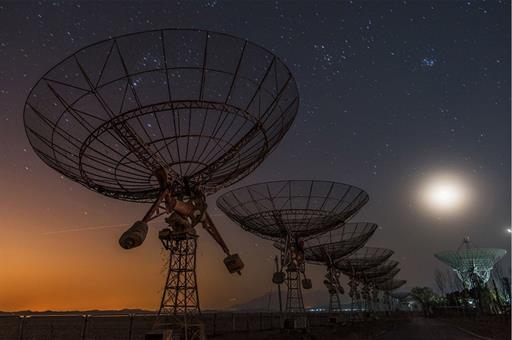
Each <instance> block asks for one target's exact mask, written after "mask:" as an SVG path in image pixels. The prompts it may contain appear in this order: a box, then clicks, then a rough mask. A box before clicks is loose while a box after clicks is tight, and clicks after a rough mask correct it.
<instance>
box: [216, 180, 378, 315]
mask: <svg viewBox="0 0 512 340" xmlns="http://www.w3.org/2000/svg"><path fill="white" fill-rule="evenodd" d="M367 201H368V194H366V192H364V191H363V190H361V189H359V188H356V187H354V186H351V185H348V184H343V183H336V182H329V181H315V180H288V181H275V182H267V183H260V184H254V185H249V186H246V187H242V188H238V189H235V190H232V191H230V192H227V193H225V194H223V195H222V196H220V197H219V198H218V200H217V205H218V207H219V208H220V209H221V210H222V211H223V212H224V213H225V214H226V215H227V216H229V217H230V218H231V219H232V220H234V221H235V222H237V223H238V224H239V225H240V226H241V227H242V228H243V229H244V230H247V231H249V232H251V233H253V234H255V235H258V236H260V237H262V238H264V239H268V240H272V241H274V242H275V245H276V246H277V248H279V249H280V251H281V261H280V262H281V268H280V271H278V272H276V273H275V274H274V276H273V282H274V283H276V284H282V283H284V282H285V281H286V284H287V289H288V292H287V298H286V308H285V310H286V312H288V313H301V312H304V303H303V300H302V290H301V278H302V286H303V288H305V289H309V288H311V286H312V284H311V280H310V279H308V278H307V276H306V272H305V250H304V246H305V240H308V239H309V238H312V237H314V236H315V235H317V234H320V233H323V232H326V231H329V230H332V229H335V228H336V227H338V226H340V225H342V224H343V223H344V222H345V221H346V220H347V219H349V218H350V217H352V216H353V215H354V214H356V213H357V212H358V211H359V210H360V209H361V208H362V207H363V206H364V205H365V204H366V202H367ZM283 270H284V271H285V272H286V274H285V273H284V272H283Z"/></svg>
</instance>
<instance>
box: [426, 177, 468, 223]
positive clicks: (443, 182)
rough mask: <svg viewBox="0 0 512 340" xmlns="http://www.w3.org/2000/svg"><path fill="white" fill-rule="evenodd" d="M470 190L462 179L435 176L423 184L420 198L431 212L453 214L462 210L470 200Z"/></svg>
mask: <svg viewBox="0 0 512 340" xmlns="http://www.w3.org/2000/svg"><path fill="white" fill-rule="evenodd" d="M469 196H470V195H469V189H468V187H467V185H466V184H465V183H464V181H463V180H462V179H461V178H458V177H456V176H450V175H443V176H435V177H432V178H430V179H428V180H427V181H425V183H424V184H423V186H422V188H421V191H420V198H421V202H422V203H423V205H424V206H425V207H426V208H428V209H429V210H431V211H433V212H436V213H442V214H451V213H455V212H457V211H459V210H461V209H462V208H463V207H464V206H465V205H466V203H467V202H468V199H469Z"/></svg>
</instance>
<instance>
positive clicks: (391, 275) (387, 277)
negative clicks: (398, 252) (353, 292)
mask: <svg viewBox="0 0 512 340" xmlns="http://www.w3.org/2000/svg"><path fill="white" fill-rule="evenodd" d="M399 272H400V268H394V269H392V270H390V271H389V272H387V273H385V274H381V275H380V276H373V277H366V278H365V279H364V280H365V281H366V282H370V283H372V284H374V285H375V284H377V283H382V282H386V281H388V280H391V279H393V278H394V277H395V276H396V274H398V273H399Z"/></svg>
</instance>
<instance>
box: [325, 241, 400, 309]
mask: <svg viewBox="0 0 512 340" xmlns="http://www.w3.org/2000/svg"><path fill="white" fill-rule="evenodd" d="M391 255H393V251H392V250H390V249H385V248H375V247H364V248H361V249H359V250H357V251H356V252H354V253H352V254H350V255H349V256H346V257H343V258H341V259H339V260H337V261H335V263H334V266H335V267H336V269H337V270H339V271H341V272H342V273H343V274H345V275H347V276H348V277H349V278H350V281H349V283H348V284H349V288H350V290H349V296H350V298H351V301H352V302H351V304H352V307H353V306H354V302H356V303H357V304H360V302H361V301H362V302H365V303H367V304H368V302H369V301H370V293H371V288H372V286H371V283H370V282H368V281H364V280H361V275H362V273H363V272H365V271H368V270H370V269H372V268H375V267H378V266H379V265H381V264H382V263H384V262H385V261H386V260H387V259H389V258H390V257H391ZM360 285H362V287H360ZM360 308H364V306H360Z"/></svg>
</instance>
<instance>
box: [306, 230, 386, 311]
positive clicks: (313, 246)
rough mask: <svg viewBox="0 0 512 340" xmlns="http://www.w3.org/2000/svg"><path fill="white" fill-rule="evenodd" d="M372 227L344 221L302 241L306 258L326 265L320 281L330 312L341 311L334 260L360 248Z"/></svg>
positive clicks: (342, 290)
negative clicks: (344, 222)
mask: <svg viewBox="0 0 512 340" xmlns="http://www.w3.org/2000/svg"><path fill="white" fill-rule="evenodd" d="M375 230H377V225H376V224H375V223H368V222H358V223H346V224H343V225H341V226H340V227H338V228H336V229H334V230H331V231H328V232H326V233H323V234H319V235H317V236H315V237H312V238H310V239H308V240H306V241H305V242H304V258H305V260H306V261H307V262H309V263H314V264H323V265H325V266H326V267H327V273H326V275H325V279H324V282H323V283H324V285H325V287H326V288H327V291H328V293H329V312H334V311H340V310H341V300H340V295H341V294H343V293H344V289H343V287H342V286H341V283H340V280H339V277H340V272H339V271H338V270H337V269H336V268H335V267H334V261H335V260H337V259H339V258H342V257H343V256H347V255H349V254H350V253H352V252H354V251H356V250H357V249H359V248H361V247H363V246H364V245H365V243H366V242H367V241H368V239H369V238H370V237H371V236H372V235H373V233H374V232H375Z"/></svg>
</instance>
